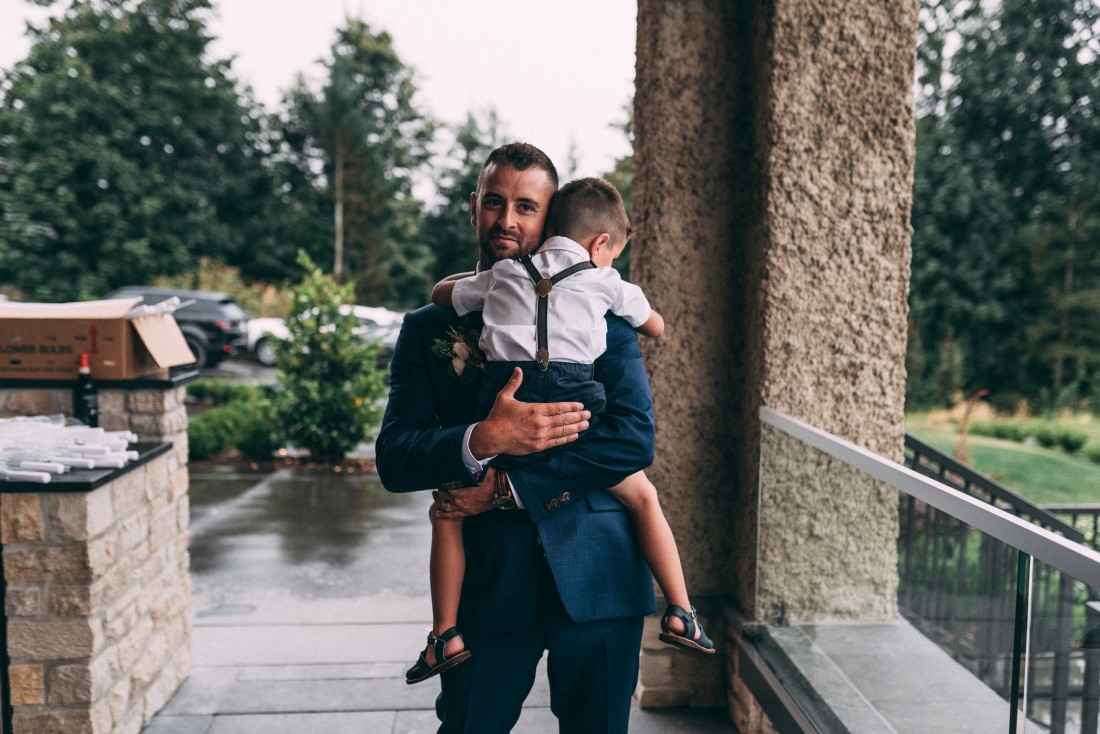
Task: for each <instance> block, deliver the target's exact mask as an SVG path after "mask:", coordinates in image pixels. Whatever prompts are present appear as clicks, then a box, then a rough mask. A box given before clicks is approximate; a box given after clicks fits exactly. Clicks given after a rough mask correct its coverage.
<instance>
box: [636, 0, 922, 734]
mask: <svg viewBox="0 0 1100 734" xmlns="http://www.w3.org/2000/svg"><path fill="white" fill-rule="evenodd" d="M916 11H917V3H916V2H913V1H912V0H910V1H909V2H902V3H901V4H898V3H896V2H889V1H888V0H855V1H852V0H780V1H779V2H763V1H762V0H741V1H734V2H720V1H719V0H685V1H684V2H677V3H665V2H661V1H660V0H639V10H638V47H637V52H638V62H637V79H636V86H637V91H636V96H635V161H634V162H635V165H634V172H635V175H634V192H633V194H634V225H635V229H636V231H637V232H638V234H637V236H636V238H635V240H634V245H633V247H632V252H631V263H632V265H631V266H632V274H633V276H634V279H635V280H636V281H637V282H638V283H639V284H640V285H641V286H642V287H643V288H644V289H645V290H646V291H647V293H648V294H649V296H650V298H651V300H652V301H653V303H654V305H655V307H656V308H657V309H658V310H660V311H662V313H663V314H664V316H665V319H666V321H667V323H668V325H669V328H668V331H667V332H666V333H667V336H666V337H664V338H663V339H661V340H659V341H657V342H645V343H644V346H643V348H644V350H645V354H646V363H647V366H648V368H649V370H650V377H651V380H652V385H653V393H654V400H655V404H656V410H657V428H658V433H657V463H656V464H655V466H654V467H653V469H652V470H651V472H650V474H651V476H652V478H653V480H654V482H655V483H656V484H657V486H658V487H659V489H660V491H661V495H662V499H663V505H664V507H665V510H666V513H667V515H668V517H669V521H670V523H671V524H672V527H673V530H674V532H675V533H676V535H677V538H678V540H679V544H680V552H681V556H682V558H683V561H684V566H685V572H686V574H687V579H688V586H689V588H690V590H691V592H692V595H693V597H696V598H699V599H700V600H701V602H702V603H700V604H698V605H697V606H700V610H701V611H702V612H704V616H708V617H716V618H718V617H723V618H725V620H724V621H727V622H728V621H732V620H731V619H730V618H731V617H733V616H735V615H736V616H741V617H743V618H747V619H757V618H759V614H760V612H761V609H760V608H759V607H758V604H759V596H758V588H757V585H758V582H759V580H760V579H761V578H767V579H768V582H769V583H770V584H771V590H772V592H773V594H774V595H775V598H780V599H781V598H783V597H784V589H785V588H788V587H789V588H802V587H803V586H804V585H805V581H806V579H805V578H800V577H799V575H800V574H807V573H820V572H821V569H820V567H817V568H813V569H811V568H810V567H808V566H807V567H804V568H799V567H791V566H790V564H787V563H784V564H776V565H775V566H773V567H767V566H766V564H764V563H763V562H762V561H761V558H762V556H761V555H760V553H759V552H758V549H759V548H760V547H762V546H767V545H769V544H772V545H776V544H779V545H787V546H802V545H805V541H806V539H805V538H804V537H800V536H799V535H798V529H799V528H800V527H805V523H804V522H803V519H804V518H799V517H796V516H795V515H794V512H793V508H794V507H796V506H797V507H803V508H805V511H806V512H809V513H813V514H814V515H815V518H816V520H817V527H819V528H821V529H823V531H824V532H826V533H830V534H834V535H836V536H838V537H836V538H832V539H830V542H854V543H872V544H878V545H882V544H887V545H888V544H889V543H891V542H892V538H893V537H894V535H895V533H896V527H895V525H896V510H895V509H894V508H893V506H892V503H893V502H896V498H892V497H890V496H888V495H884V494H883V493H881V492H878V491H872V490H870V489H866V488H863V487H862V485H854V486H853V485H851V484H847V485H844V484H843V483H841V482H840V481H839V480H833V479H830V478H829V477H818V481H817V482H815V483H807V484H798V483H793V484H791V485H790V486H785V487H781V488H775V490H776V491H777V492H778V491H782V492H787V493H789V494H788V495H787V496H780V497H775V495H769V491H770V490H771V488H769V487H767V486H764V487H763V488H761V486H760V469H759V467H760V461H761V456H760V440H761V429H760V423H759V419H758V417H757V414H758V409H759V407H760V405H762V404H763V405H768V406H770V407H773V408H776V409H778V410H781V411H783V412H786V413H789V414H792V415H794V416H796V417H798V418H801V419H803V420H806V421H808V422H810V423H812V424H814V425H817V426H819V427H821V428H823V429H825V430H827V431H830V432H832V433H835V434H838V435H840V436H842V437H844V438H847V439H849V440H852V441H854V442H856V443H859V444H862V445H864V446H866V447H868V448H870V449H872V450H874V451H877V452H879V453H881V454H884V455H886V456H888V457H890V458H895V459H896V458H899V457H900V456H901V442H902V436H903V432H904V412H903V407H904V383H905V375H904V351H905V335H906V318H907V307H906V295H907V288H908V263H909V238H910V230H909V210H910V195H911V194H910V192H911V178H912V166H913V112H912V100H911V98H912V79H913V64H914V56H915V54H914V47H915V36H916ZM861 492H862V493H864V494H862V495H860V493H861ZM761 493H763V494H765V495H767V496H770V497H773V499H775V500H776V502H777V503H778V506H780V507H781V508H784V511H783V512H782V513H780V516H779V519H778V520H777V521H776V522H773V523H770V524H768V525H767V528H766V529H764V528H763V527H762V526H761V524H760V521H759V520H760V518H759V515H758V508H759V506H760V501H761ZM837 493H840V494H843V495H844V496H845V500H846V501H844V502H836V503H831V504H830V505H824V504H822V503H821V502H820V500H821V498H822V497H828V496H830V495H835V494H837ZM852 493H855V494H856V495H859V496H853V494H852ZM788 512H789V513H790V514H784V513H788ZM851 512H857V513H859V514H858V515H857V516H852V515H851V514H850V513H851ZM830 513H832V514H830ZM861 523H863V524H866V523H873V524H874V527H875V532H871V533H865V534H859V533H854V534H853V533H852V530H851V529H852V528H854V527H859V526H860V524H861ZM841 536H842V537H841ZM884 539H885V540H884ZM892 552H893V551H892V549H890V548H880V547H877V546H876V547H875V548H872V549H868V552H867V553H865V554H861V555H862V556H865V557H868V558H875V559H881V558H884V557H889V556H891V555H892ZM843 565H844V559H843V558H837V559H836V562H835V565H834V568H832V569H831V572H835V573H838V574H842V573H843V572H844V568H843ZM858 572H859V573H860V574H871V575H872V576H873V577H874V582H873V583H871V584H868V585H867V586H866V587H865V588H868V589H876V590H879V592H881V590H882V589H886V590H889V589H892V588H894V586H893V585H894V584H896V579H895V578H894V575H895V569H894V567H893V566H892V565H891V564H889V563H879V564H878V565H876V566H874V567H865V568H860V569H858ZM849 588H850V586H849ZM825 593H826V594H827V593H828V591H826V592H825ZM880 596H881V594H880ZM837 608H841V606H840V605H831V603H830V601H829V599H825V600H822V603H821V604H819V605H817V606H815V607H814V608H813V609H807V610H798V609H794V610H790V609H789V610H788V612H789V613H791V614H792V616H793V617H794V618H806V617H809V618H813V619H821V618H826V617H829V616H830V615H831V613H832V611H834V609H837ZM842 608H843V610H844V614H846V615H849V616H850V615H852V614H855V615H856V616H859V615H861V614H865V615H867V616H868V617H871V618H881V617H882V616H884V614H885V615H887V616H888V615H889V614H890V613H892V610H893V602H892V601H891V602H889V603H888V604H887V605H886V606H885V607H884V605H883V604H882V600H881V598H874V597H873V596H872V595H870V594H868V595H867V596H866V597H864V598H862V599H861V598H859V597H858V595H857V596H856V598H852V597H851V596H850V595H849V596H846V597H845V598H844V599H843V605H842ZM884 609H885V612H884ZM802 611H805V612H806V616H802V615H801V612H802ZM707 621H708V624H709V627H712V628H720V627H721V624H722V622H723V619H708V620H707ZM771 621H774V620H771ZM720 644H722V645H723V647H724V648H725V652H727V653H728V656H727V662H728V664H727V670H729V671H730V672H731V674H732V677H731V679H730V681H729V686H730V688H731V689H732V692H731V693H730V703H731V708H732V710H733V713H734V718H735V721H736V723H737V724H738V725H739V726H740V728H741V730H742V731H743V732H751V731H758V730H762V728H763V727H765V726H766V724H765V723H764V722H763V721H762V719H761V717H760V713H759V709H758V708H755V707H754V706H753V705H752V703H751V702H750V701H748V698H749V697H748V694H747V691H746V690H745V689H744V687H743V686H741V685H740V683H739V681H738V679H737V676H736V651H735V650H734V649H733V643H732V641H731V640H730V639H728V638H724V639H722V640H721V642H720ZM662 655H664V654H663V653H662ZM710 664H711V663H709V662H708V661H698V660H697V659H695V658H689V657H685V656H679V657H676V658H674V659H672V660H671V661H669V660H666V659H660V658H658V657H657V656H656V655H655V652H654V651H651V650H648V649H647V650H646V654H645V656H644V658H643V668H642V685H643V693H642V703H643V705H646V704H647V701H648V702H649V703H656V704H658V705H663V704H666V703H677V702H680V703H698V699H694V700H693V699H692V696H691V695H690V694H689V693H687V692H686V691H685V690H683V688H682V687H680V686H678V685H677V683H676V681H677V679H678V678H680V677H687V678H688V679H690V678H691V672H692V671H695V673H696V674H698V672H699V671H700V670H703V669H706V667H707V666H708V665H710ZM685 669H687V670H685Z"/></svg>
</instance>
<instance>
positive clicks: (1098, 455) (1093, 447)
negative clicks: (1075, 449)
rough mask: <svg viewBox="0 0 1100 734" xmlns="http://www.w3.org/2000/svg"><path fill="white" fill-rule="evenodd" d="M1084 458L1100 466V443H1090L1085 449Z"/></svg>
mask: <svg viewBox="0 0 1100 734" xmlns="http://www.w3.org/2000/svg"><path fill="white" fill-rule="evenodd" d="M1085 458H1086V459H1088V460H1089V461H1092V462H1095V463H1097V464H1100V443H1090V444H1089V445H1088V446H1086V447H1085Z"/></svg>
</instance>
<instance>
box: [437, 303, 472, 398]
mask: <svg viewBox="0 0 1100 734" xmlns="http://www.w3.org/2000/svg"><path fill="white" fill-rule="evenodd" d="M481 326H482V323H481V314H470V315H469V316H467V317H466V318H464V319H463V320H462V321H460V322H459V323H457V324H455V325H454V326H452V327H451V328H449V329H447V335H446V336H445V337H444V338H442V339H436V340H435V344H434V345H432V354H434V355H435V356H437V357H439V358H440V359H442V360H444V361H445V362H446V363H447V367H448V368H449V371H450V373H451V374H452V375H454V376H455V377H456V378H458V380H459V381H460V382H461V383H462V384H463V385H472V384H473V383H475V382H477V381H478V380H480V379H481V376H482V375H483V374H484V372H485V355H484V354H482V352H481V349H479V348H478V346H477V343H478V340H479V339H480V338H481Z"/></svg>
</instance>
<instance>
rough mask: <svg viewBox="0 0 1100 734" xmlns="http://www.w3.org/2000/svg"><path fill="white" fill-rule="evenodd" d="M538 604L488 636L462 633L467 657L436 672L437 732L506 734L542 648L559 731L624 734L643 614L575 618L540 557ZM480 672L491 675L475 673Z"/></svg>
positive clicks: (504, 621) (634, 682) (527, 689)
mask: <svg viewBox="0 0 1100 734" xmlns="http://www.w3.org/2000/svg"><path fill="white" fill-rule="evenodd" d="M536 609H537V610H538V611H537V612H536V615H535V619H534V621H533V622H532V623H531V624H530V625H528V626H526V627H519V628H517V626H516V624H515V621H514V620H510V619H508V618H507V617H503V618H502V619H501V620H500V631H499V632H498V633H497V632H495V633H493V634H476V633H471V634H464V635H463V638H464V640H465V642H466V647H467V649H469V650H470V652H471V653H472V655H471V657H470V659H469V660H467V661H466V662H464V663H462V664H461V665H458V666H456V667H454V668H452V669H451V670H449V671H447V672H445V673H443V674H442V676H441V679H442V685H443V691H442V693H441V694H440V697H439V700H438V701H437V706H436V711H437V713H438V714H439V717H440V720H441V722H442V724H441V725H440V727H439V734H460V733H461V734H497V733H499V734H506V732H510V731H511V730H512V728H513V727H514V726H515V724H516V722H517V721H518V720H519V716H520V712H521V710H522V707H523V702H524V699H526V698H527V694H528V693H530V691H531V686H532V685H533V684H534V681H535V668H536V666H537V665H538V662H539V660H540V659H541V658H542V653H543V650H547V651H549V656H548V658H547V675H548V677H549V679H550V707H551V710H552V711H553V713H554V715H555V716H557V718H558V731H559V732H560V734H599V733H601V732H607V733H608V734H625V733H626V731H627V728H628V725H629V721H630V700H631V695H632V694H633V692H634V688H635V686H636V685H637V683H638V655H639V652H640V648H641V640H642V618H641V617H625V618H619V619H609V620H597V621H592V622H581V623H577V622H573V621H572V620H571V619H570V618H569V615H568V614H566V612H565V608H564V607H563V606H562V603H561V597H560V596H559V595H558V591H557V586H556V585H555V584H554V579H553V576H552V575H551V573H550V567H549V566H548V565H547V563H546V559H545V557H543V558H542V560H541V562H540V563H539V583H538V603H537V606H536ZM479 668H480V669H481V670H482V671H492V673H491V674H485V673H484V672H483V673H482V674H481V675H478V674H477V673H478V671H479Z"/></svg>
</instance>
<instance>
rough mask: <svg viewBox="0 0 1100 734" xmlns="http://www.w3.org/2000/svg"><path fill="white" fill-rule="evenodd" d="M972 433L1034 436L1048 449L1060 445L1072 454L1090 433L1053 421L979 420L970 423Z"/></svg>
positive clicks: (1007, 437) (1013, 437)
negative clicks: (1058, 424) (1054, 423)
mask: <svg viewBox="0 0 1100 734" xmlns="http://www.w3.org/2000/svg"><path fill="white" fill-rule="evenodd" d="M970 433H972V434H974V435H975V436H990V437H992V438H1001V439H1005V440H1008V441H1026V440H1027V439H1028V438H1034V439H1035V441H1036V442H1037V443H1039V445H1041V446H1044V447H1046V448H1048V449H1052V448H1054V447H1055V446H1060V447H1061V448H1062V449H1063V450H1065V451H1066V452H1067V453H1070V454H1072V453H1074V452H1075V451H1078V450H1080V449H1081V447H1082V446H1084V445H1085V442H1086V441H1088V435H1087V434H1085V433H1082V432H1081V431H1075V430H1073V429H1071V428H1062V427H1060V426H1055V425H1053V424H1051V423H1024V422H1021V421H979V422H975V423H972V424H971V425H970Z"/></svg>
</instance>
